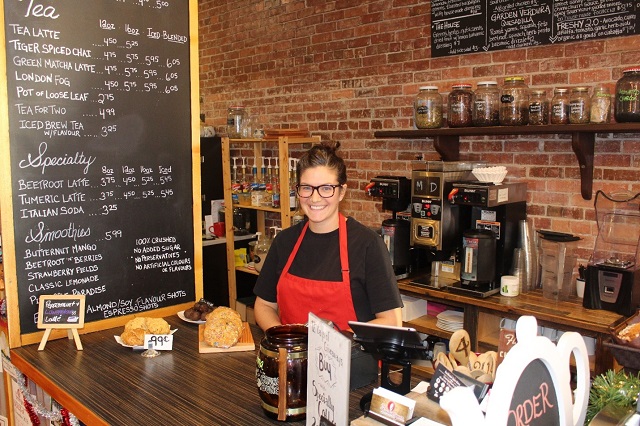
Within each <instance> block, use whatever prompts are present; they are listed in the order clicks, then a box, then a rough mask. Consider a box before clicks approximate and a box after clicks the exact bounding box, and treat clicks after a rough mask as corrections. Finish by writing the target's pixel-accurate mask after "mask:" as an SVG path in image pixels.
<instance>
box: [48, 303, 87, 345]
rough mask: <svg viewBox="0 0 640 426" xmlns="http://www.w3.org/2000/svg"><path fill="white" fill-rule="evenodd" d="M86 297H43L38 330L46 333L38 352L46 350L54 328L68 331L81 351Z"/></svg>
mask: <svg viewBox="0 0 640 426" xmlns="http://www.w3.org/2000/svg"><path fill="white" fill-rule="evenodd" d="M84 302H85V296H84V295H64V294H62V295H49V296H46V295H42V296H40V301H39V304H38V306H39V307H38V328H41V329H42V328H44V329H45V332H44V335H43V336H42V340H41V341H40V346H38V350H39V351H41V350H44V347H45V345H46V344H47V339H48V338H49V335H50V334H51V330H53V329H54V328H66V329H68V334H69V339H71V338H72V337H73V339H74V340H75V342H76V348H77V349H78V350H79V351H81V350H82V343H81V342H80V336H79V335H78V329H79V328H82V327H84V312H85V309H84Z"/></svg>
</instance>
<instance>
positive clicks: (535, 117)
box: [529, 89, 549, 126]
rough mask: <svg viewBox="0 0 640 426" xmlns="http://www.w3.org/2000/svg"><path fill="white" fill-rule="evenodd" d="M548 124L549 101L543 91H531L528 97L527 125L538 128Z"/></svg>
mask: <svg viewBox="0 0 640 426" xmlns="http://www.w3.org/2000/svg"><path fill="white" fill-rule="evenodd" d="M548 123H549V100H548V99H547V92H546V91H545V90H541V89H536V90H532V91H531V96H530V97H529V124H531V125H534V126H538V125H541V124H548Z"/></svg>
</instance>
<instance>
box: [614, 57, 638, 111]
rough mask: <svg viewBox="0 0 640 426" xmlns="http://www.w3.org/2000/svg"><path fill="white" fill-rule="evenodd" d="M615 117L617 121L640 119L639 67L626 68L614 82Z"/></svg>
mask: <svg viewBox="0 0 640 426" xmlns="http://www.w3.org/2000/svg"><path fill="white" fill-rule="evenodd" d="M614 109H615V112H614V115H615V118H616V121H617V122H619V123H623V122H627V121H640V67H633V68H627V69H625V70H624V71H623V72H622V77H621V78H620V79H619V80H618V82H617V83H616V102H615V108H614Z"/></svg>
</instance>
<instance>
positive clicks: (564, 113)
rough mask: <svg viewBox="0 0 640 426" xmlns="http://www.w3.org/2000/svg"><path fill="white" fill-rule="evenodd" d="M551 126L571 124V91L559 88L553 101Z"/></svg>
mask: <svg viewBox="0 0 640 426" xmlns="http://www.w3.org/2000/svg"><path fill="white" fill-rule="evenodd" d="M550 121H551V124H567V123H569V89H565V88H557V89H555V90H554V91H553V99H551V118H550Z"/></svg>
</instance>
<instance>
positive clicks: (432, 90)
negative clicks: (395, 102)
mask: <svg viewBox="0 0 640 426" xmlns="http://www.w3.org/2000/svg"><path fill="white" fill-rule="evenodd" d="M413 118H414V122H415V125H416V128H417V129H436V128H438V127H441V126H442V95H440V93H438V87H437V86H421V87H420V88H419V89H418V94H417V95H416V98H415V100H414V102H413Z"/></svg>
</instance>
